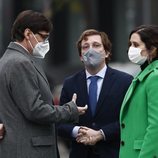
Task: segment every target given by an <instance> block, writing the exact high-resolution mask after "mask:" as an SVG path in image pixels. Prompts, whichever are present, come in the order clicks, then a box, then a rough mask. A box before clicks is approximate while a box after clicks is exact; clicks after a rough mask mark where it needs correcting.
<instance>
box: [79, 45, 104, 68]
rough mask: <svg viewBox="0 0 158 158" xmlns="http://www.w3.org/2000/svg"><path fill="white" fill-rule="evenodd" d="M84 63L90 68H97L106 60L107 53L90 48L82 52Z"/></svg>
mask: <svg viewBox="0 0 158 158" xmlns="http://www.w3.org/2000/svg"><path fill="white" fill-rule="evenodd" d="M82 57H83V62H84V64H85V65H86V66H87V67H89V68H96V67H98V66H99V65H100V63H101V62H102V61H103V60H105V53H102V52H97V51H95V50H94V49H92V48H90V49H89V50H88V51H87V52H85V53H83V54H82Z"/></svg>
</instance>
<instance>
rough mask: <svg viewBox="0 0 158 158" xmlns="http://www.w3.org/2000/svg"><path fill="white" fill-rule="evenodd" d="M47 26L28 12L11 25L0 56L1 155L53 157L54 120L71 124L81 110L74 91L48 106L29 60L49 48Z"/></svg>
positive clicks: (43, 84) (42, 80)
mask: <svg viewBox="0 0 158 158" xmlns="http://www.w3.org/2000/svg"><path fill="white" fill-rule="evenodd" d="M51 29H52V24H51V22H50V21H49V20H48V19H47V18H46V17H45V16H44V15H43V14H41V13H38V12H34V11H31V10H27V11H23V12H21V13H20V14H19V15H18V17H17V18H16V20H15V22H14V24H13V27H12V40H13V42H11V43H10V44H9V46H8V48H7V50H6V51H5V53H4V55H3V56H2V58H1V60H0V85H1V86H0V121H1V122H2V123H3V125H4V127H5V135H4V138H3V139H2V140H1V141H0V157H1V158H56V157H57V144H56V134H55V123H58V122H76V121H78V117H79V114H84V113H85V111H86V108H87V107H86V106H85V107H77V106H76V103H75V101H76V95H75V94H74V95H73V97H72V101H70V102H69V103H66V104H65V105H64V106H53V98H52V93H51V91H50V87H49V83H48V81H47V78H46V76H45V74H44V71H43V70H42V68H41V67H40V66H39V65H38V64H37V63H36V62H35V60H34V58H35V57H36V58H44V56H45V54H46V53H47V52H48V51H49V41H48V36H49V33H50V31H51Z"/></svg>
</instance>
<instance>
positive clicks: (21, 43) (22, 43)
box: [15, 40, 31, 54]
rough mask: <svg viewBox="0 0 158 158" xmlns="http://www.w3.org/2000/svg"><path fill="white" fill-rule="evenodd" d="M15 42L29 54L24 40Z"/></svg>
mask: <svg viewBox="0 0 158 158" xmlns="http://www.w3.org/2000/svg"><path fill="white" fill-rule="evenodd" d="M15 43H17V44H19V45H20V46H21V47H23V48H24V49H25V50H26V51H27V52H28V53H30V54H31V51H30V50H29V49H28V45H27V42H26V41H25V40H23V41H21V42H20V41H15Z"/></svg>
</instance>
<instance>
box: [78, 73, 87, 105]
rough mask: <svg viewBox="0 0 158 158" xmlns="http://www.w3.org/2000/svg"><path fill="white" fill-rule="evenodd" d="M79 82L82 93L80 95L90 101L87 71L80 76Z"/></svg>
mask: <svg viewBox="0 0 158 158" xmlns="http://www.w3.org/2000/svg"><path fill="white" fill-rule="evenodd" d="M77 83H81V84H79V85H78V86H79V92H80V94H81V96H80V97H82V99H83V100H85V102H86V103H88V90H87V79H86V73H85V71H82V72H81V75H80V76H79V78H78V82H77Z"/></svg>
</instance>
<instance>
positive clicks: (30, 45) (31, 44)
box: [28, 40, 33, 50]
mask: <svg viewBox="0 0 158 158" xmlns="http://www.w3.org/2000/svg"><path fill="white" fill-rule="evenodd" d="M28 42H29V44H30V46H31V48H32V50H33V46H32V44H31V42H30V40H28Z"/></svg>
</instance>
